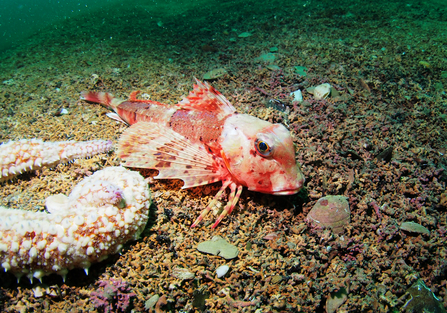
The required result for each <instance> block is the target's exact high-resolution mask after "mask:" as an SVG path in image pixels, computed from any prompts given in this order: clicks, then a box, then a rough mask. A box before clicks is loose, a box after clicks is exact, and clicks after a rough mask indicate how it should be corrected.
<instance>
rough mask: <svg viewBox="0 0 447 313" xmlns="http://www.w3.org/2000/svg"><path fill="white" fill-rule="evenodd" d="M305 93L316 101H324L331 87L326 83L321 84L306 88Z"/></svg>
mask: <svg viewBox="0 0 447 313" xmlns="http://www.w3.org/2000/svg"><path fill="white" fill-rule="evenodd" d="M307 92H309V93H311V94H313V95H314V98H315V99H316V100H321V99H326V98H327V97H328V96H329V95H330V93H331V85H330V84H328V83H325V84H321V85H318V86H316V87H311V88H308V89H307Z"/></svg>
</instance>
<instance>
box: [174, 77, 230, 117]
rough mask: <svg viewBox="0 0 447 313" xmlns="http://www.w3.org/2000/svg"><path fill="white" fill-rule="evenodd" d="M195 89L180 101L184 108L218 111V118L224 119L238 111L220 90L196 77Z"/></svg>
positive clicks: (179, 104)
mask: <svg viewBox="0 0 447 313" xmlns="http://www.w3.org/2000/svg"><path fill="white" fill-rule="evenodd" d="M195 80H196V83H197V84H194V89H193V91H191V92H190V93H189V95H188V96H187V97H186V98H184V99H183V100H182V101H180V102H179V103H178V106H180V107H181V108H183V109H187V110H198V111H211V112H218V118H219V119H222V118H224V117H225V116H227V115H229V114H233V113H235V112H236V109H235V108H234V107H233V105H232V104H231V103H230V101H228V100H227V98H225V97H224V95H222V94H221V93H220V92H219V91H217V90H216V89H214V88H213V87H212V86H210V85H209V84H208V83H207V82H205V83H203V82H201V81H200V80H198V79H197V78H195Z"/></svg>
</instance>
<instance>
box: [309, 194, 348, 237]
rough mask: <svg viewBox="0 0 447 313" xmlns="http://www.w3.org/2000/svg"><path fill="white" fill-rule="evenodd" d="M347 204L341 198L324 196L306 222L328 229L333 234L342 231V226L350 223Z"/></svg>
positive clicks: (344, 198) (311, 211) (345, 200)
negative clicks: (330, 229)
mask: <svg viewBox="0 0 447 313" xmlns="http://www.w3.org/2000/svg"><path fill="white" fill-rule="evenodd" d="M350 214H351V210H350V209H349V202H348V200H347V198H346V197H343V196H326V197H323V198H320V199H319V200H318V201H317V203H316V204H315V205H314V207H313V208H312V210H310V212H309V213H308V214H307V217H306V220H307V221H308V222H310V223H311V224H312V225H314V226H320V227H330V228H332V230H333V231H334V233H340V232H342V231H343V226H345V225H348V224H349V222H350V221H351V218H350Z"/></svg>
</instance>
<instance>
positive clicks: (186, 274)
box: [171, 266, 196, 280]
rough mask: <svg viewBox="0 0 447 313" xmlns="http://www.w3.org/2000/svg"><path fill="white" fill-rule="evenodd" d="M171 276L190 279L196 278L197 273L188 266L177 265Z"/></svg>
mask: <svg viewBox="0 0 447 313" xmlns="http://www.w3.org/2000/svg"><path fill="white" fill-rule="evenodd" d="M171 276H174V277H175V278H179V279H181V280H190V279H194V277H195V276H196V275H195V274H194V273H193V272H190V271H189V270H188V269H187V268H183V267H178V266H176V267H174V268H173V269H172V271H171Z"/></svg>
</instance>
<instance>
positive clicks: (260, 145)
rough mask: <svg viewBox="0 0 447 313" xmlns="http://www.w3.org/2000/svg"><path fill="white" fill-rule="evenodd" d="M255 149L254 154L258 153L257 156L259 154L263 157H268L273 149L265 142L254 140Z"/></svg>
mask: <svg viewBox="0 0 447 313" xmlns="http://www.w3.org/2000/svg"><path fill="white" fill-rule="evenodd" d="M255 148H256V152H258V154H260V155H261V156H263V157H268V156H270V155H271V154H272V152H273V149H272V148H271V147H270V145H269V144H268V143H267V142H265V141H264V140H260V139H256V141H255Z"/></svg>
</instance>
